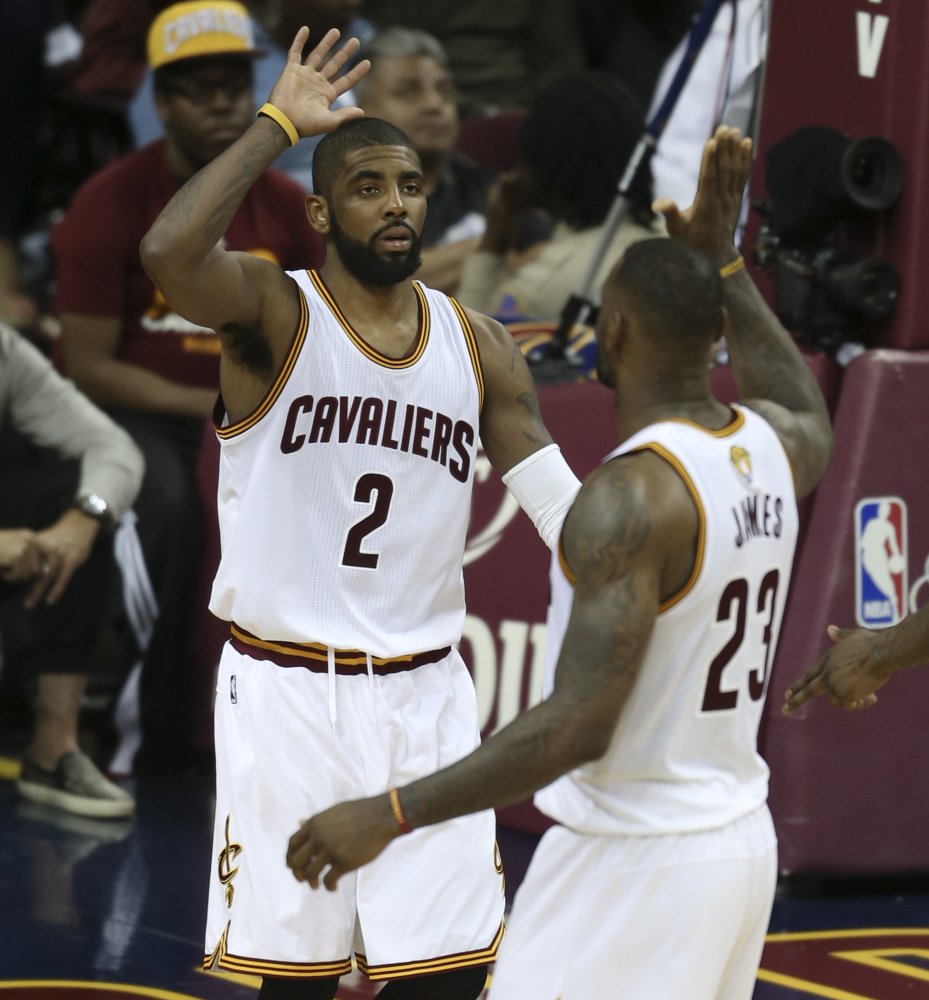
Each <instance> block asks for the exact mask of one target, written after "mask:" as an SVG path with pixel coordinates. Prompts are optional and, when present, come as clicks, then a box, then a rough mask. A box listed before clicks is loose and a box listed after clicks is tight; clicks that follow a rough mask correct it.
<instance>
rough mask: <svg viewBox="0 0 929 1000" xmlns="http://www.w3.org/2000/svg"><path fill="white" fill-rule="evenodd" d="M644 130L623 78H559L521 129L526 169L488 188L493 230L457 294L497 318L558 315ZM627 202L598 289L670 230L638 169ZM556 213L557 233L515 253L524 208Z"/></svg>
mask: <svg viewBox="0 0 929 1000" xmlns="http://www.w3.org/2000/svg"><path fill="white" fill-rule="evenodd" d="M644 130H645V122H644V117H643V114H642V108H641V106H640V104H639V103H638V102H637V101H636V99H635V98H634V97H633V95H632V94H631V93H630V91H629V90H627V89H626V88H625V87H624V86H623V85H622V84H620V83H619V82H618V81H616V80H612V79H610V78H609V77H607V76H603V75H601V74H598V73H593V72H587V73H582V74H576V75H570V76H567V77H564V78H562V79H560V80H555V81H553V82H552V83H551V84H550V85H549V86H548V87H547V88H546V89H545V90H543V91H542V92H541V93H540V94H539V95H538V97H537V98H536V99H535V101H534V102H533V105H532V107H531V108H530V109H529V113H528V115H527V117H526V120H525V122H524V123H523V128H522V132H521V135H520V159H521V162H522V166H521V167H520V168H518V169H517V170H515V171H511V172H510V173H508V174H505V175H504V176H503V177H501V178H500V180H499V181H498V182H497V183H496V184H495V185H494V187H493V188H492V189H491V191H490V193H489V195H488V199H487V207H486V218H487V228H486V230H485V232H484V236H483V238H482V239H481V243H480V247H479V249H478V250H477V251H476V252H475V253H473V254H472V255H471V256H470V257H469V258H468V260H466V261H465V264H464V268H463V271H462V278H461V284H460V285H459V288H458V297H459V299H460V300H461V302H462V304H463V305H466V306H470V307H471V308H472V309H476V310H478V311H480V312H485V313H488V314H490V315H493V316H496V317H498V318H500V319H516V318H532V319H543V320H557V319H558V318H559V317H560V316H561V312H562V310H563V308H564V306H565V303H566V302H567V301H568V299H569V297H570V296H571V295H572V293H574V292H576V291H577V290H578V288H579V286H580V284H581V282H582V280H583V277H584V275H585V274H586V272H587V269H588V267H589V266H590V264H591V262H592V261H593V258H594V255H595V254H596V252H597V249H598V247H599V244H600V241H601V237H602V235H603V223H604V221H605V219H606V216H607V213H608V212H609V210H610V208H611V206H612V204H613V201H614V198H615V196H616V191H617V184H618V182H619V179H620V177H621V176H622V173H623V171H624V169H625V167H626V164H627V162H628V160H629V157H630V155H631V154H632V151H633V149H634V148H635V146H636V143H637V142H638V140H639V139H640V138H641V136H642V133H643V132H644ZM630 195H631V197H630V208H629V212H628V213H627V215H626V217H625V218H624V219H623V221H622V223H621V225H620V226H619V228H618V229H617V231H616V233H615V234H614V236H613V238H612V242H611V243H610V245H609V247H608V249H607V252H606V253H605V254H603V257H602V259H601V260H600V261H599V263H598V264H597V269H596V275H595V278H594V282H593V286H592V287H594V288H600V287H601V285H602V284H603V281H604V280H605V278H606V275H607V274H608V273H609V272H610V270H611V269H612V266H613V264H614V263H615V262H616V261H617V260H618V258H619V257H620V255H621V254H622V252H623V250H624V249H625V248H626V247H627V246H628V245H629V244H630V243H633V242H635V241H636V240H640V239H643V238H645V237H648V236H658V235H661V234H662V233H663V232H664V228H663V226H662V225H661V223H660V222H659V221H658V220H657V219H656V218H655V216H654V215H653V214H652V211H651V201H652V198H651V179H650V176H649V174H648V171H647V169H645V170H643V171H641V172H640V173H639V176H638V178H637V182H636V184H635V186H634V189H633V191H631V192H630ZM533 206H534V207H538V208H542V209H545V210H546V211H547V212H548V213H549V215H551V217H552V218H553V219H554V221H555V226H554V229H553V230H552V233H551V237H550V238H549V239H547V240H545V241H544V242H541V243H539V244H537V245H536V246H535V247H532V248H531V249H529V250H528V251H523V252H520V251H519V247H518V244H517V241H516V234H517V228H518V227H517V225H516V222H517V219H518V217H519V215H520V213H521V212H523V211H524V210H525V209H526V208H527V207H533Z"/></svg>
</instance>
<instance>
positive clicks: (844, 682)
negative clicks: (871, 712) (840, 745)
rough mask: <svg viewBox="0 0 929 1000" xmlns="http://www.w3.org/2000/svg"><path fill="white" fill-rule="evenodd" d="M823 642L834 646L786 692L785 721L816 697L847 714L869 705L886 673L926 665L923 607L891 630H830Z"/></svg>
mask: <svg viewBox="0 0 929 1000" xmlns="http://www.w3.org/2000/svg"><path fill="white" fill-rule="evenodd" d="M829 637H830V638H831V639H832V640H833V642H835V645H834V646H833V647H832V648H831V649H830V650H828V651H827V652H826V653H825V654H824V655H823V656H822V657H821V659H820V660H819V662H818V663H817V664H816V665H815V666H814V667H813V668H812V669H810V670H808V671H807V672H806V673H805V674H804V675H803V676H802V677H801V678H800V679H799V680H798V681H796V682H794V683H793V684H792V685H791V686H790V688H789V689H788V691H787V694H786V696H785V698H786V701H785V704H784V714H785V715H790V714H791V713H792V712H795V711H796V710H797V709H798V708H799V707H800V706H801V705H803V704H805V703H806V702H808V701H809V700H810V699H811V698H815V697H816V696H817V695H821V694H828V695H829V700H830V701H831V702H832V704H833V705H836V706H838V707H841V708H847V709H850V710H857V709H861V708H870V707H871V706H872V705H875V704H876V703H877V696H876V695H875V692H876V691H877V690H878V688H880V687H883V686H884V684H886V683H887V681H888V680H889V679H890V675H891V674H892V673H894V672H895V671H897V670H904V669H906V668H907V667H913V666H916V664H918V663H927V662H929V604H924V605H923V606H922V607H921V608H920V609H919V610H918V611H914V612H913V614H911V615H908V616H907V617H906V618H904V619H903V621H901V622H899V623H898V624H897V625H894V626H893V627H892V628H888V629H882V630H881V631H879V632H872V631H870V630H869V629H864V628H858V629H849V628H837V627H836V626H835V625H830V626H829Z"/></svg>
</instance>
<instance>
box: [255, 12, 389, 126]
mask: <svg viewBox="0 0 929 1000" xmlns="http://www.w3.org/2000/svg"><path fill="white" fill-rule="evenodd" d="M309 36H310V29H309V28H306V27H303V28H301V29H300V30H299V31H298V32H297V34H296V36H295V37H294V40H293V43H292V44H291V46H290V49H289V51H288V53H287V63H286V65H285V66H284V70H283V72H282V73H281V75H280V77H279V78H278V81H277V83H275V84H274V87H273V88H272V90H271V96H270V98H269V100H270V102H271V103H272V104H273V105H274V106H275V107H277V108H279V109H280V110H281V111H283V112H284V114H285V115H287V117H288V118H289V119H290V120H291V122H293V124H294V127H295V128H296V130H297V131H298V132H299V133H300V135H301V136H310V135H319V134H320V133H322V132H333V131H335V129H337V128H338V127H339V125H341V124H342V122H346V121H350V120H351V119H353V118H361V117H363V115H364V112H363V111H362V110H361V108H357V107H345V108H339V109H338V110H337V111H333V110H332V104H333V102H334V101H335V100H336V99H337V98H339V97H341V96H342V94H344V93H345V92H346V91H347V90H349V89H351V88H352V87H354V86H355V84H356V83H357V82H358V81H359V80H360V79H361V78H362V77H363V76H364V75H365V74H366V73H367V72H368V70H369V69H370V68H371V63H370V62H369V61H368V60H367V59H363V60H362V61H361V62H360V63H358V65H357V66H355V67H354V68H353V69H351V70H349V72H347V73H345V74H343V75H341V76H340V75H339V74H340V73H341V72H342V70H343V69H344V68H345V66H346V64H347V63H348V61H349V60H350V59H351V57H352V56H353V55H354V54H355V52H357V51H358V46H359V44H360V43H359V41H358V39H357V38H350V39H349V40H348V41H347V42H346V43H345V45H343V46H342V48H341V49H339V50H338V51H337V52H335V53H334V54H332V55H330V53H332V49H333V46H334V45H335V44H336V42H338V40H339V37H340V35H339V32H338V31H337V30H336V29H335V28H332V29H330V30H329V31H327V32H326V34H325V35H323V37H322V40H321V41H320V42H319V44H318V45H317V46H316V48H314V49H313V51H312V52H310V54H309V55H308V56H307V57H306V59H305V60H304V59H303V47H304V45H306V41H307V39H308V38H309Z"/></svg>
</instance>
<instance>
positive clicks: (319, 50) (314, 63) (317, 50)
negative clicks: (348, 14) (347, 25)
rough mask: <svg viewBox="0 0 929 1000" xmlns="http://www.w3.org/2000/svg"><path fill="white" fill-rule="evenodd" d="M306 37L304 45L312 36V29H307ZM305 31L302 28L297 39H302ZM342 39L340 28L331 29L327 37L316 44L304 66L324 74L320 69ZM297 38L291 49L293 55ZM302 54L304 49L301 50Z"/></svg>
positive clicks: (324, 36) (304, 61)
mask: <svg viewBox="0 0 929 1000" xmlns="http://www.w3.org/2000/svg"><path fill="white" fill-rule="evenodd" d="M305 30H306V35H305V36H304V38H303V44H304V45H305V44H306V40H307V38H309V36H310V29H309V28H306V29H305ZM303 31H304V29H303V28H301V29H300V31H298V32H297V38H299V37H300V34H301V32H303ZM341 37H342V33H341V32H340V31H339V29H338V28H330V29H329V30H328V31H327V32H326V34H325V35H323V37H322V38H321V39H320V40H319V41H318V42H317V43H316V45H315V46H314V47H313V48H312V49H311V50H310V53H309V55H308V56H307V57H306V59H304V60H303V65H304V66H309V67H310V68H311V69H315V70H316V71H317V72H322V71H321V69H320V67H321V66H322V65H323V64H324V63H325V62H326V59H327V58H328V56H329V53H330V52H331V51H332V49H333V48H334V47H335V45H336V43H337V42H338V40H339V39H340V38H341ZM297 38H295V39H294V44H293V45H292V46H291V47H290V51H291V53H292V52H293V50H294V46H296V44H297ZM301 52H302V49H301Z"/></svg>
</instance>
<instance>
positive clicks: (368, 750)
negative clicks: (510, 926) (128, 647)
mask: <svg viewBox="0 0 929 1000" xmlns="http://www.w3.org/2000/svg"><path fill="white" fill-rule="evenodd" d="M307 38H308V30H307V29H306V28H302V29H301V30H300V31H299V32H298V33H297V35H296V36H295V38H294V42H293V45H292V46H291V49H290V51H289V53H288V61H287V65H286V66H285V68H284V71H283V72H282V74H281V77H280V79H279V80H278V82H277V83H276V84H275V87H274V89H273V90H272V94H271V98H272V100H271V101H269V102H268V103H267V104H266V105H264V106H263V107H262V109H261V110H260V112H259V115H258V118H257V120H256V121H255V122H254V123H253V124H252V126H251V127H250V128H249V129H248V131H247V132H246V133H245V135H244V136H243V137H242V138H241V139H239V140H238V141H237V142H236V143H234V144H233V145H232V146H231V147H230V148H229V150H227V152H226V153H225V154H223V156H221V157H218V158H217V159H216V160H214V161H212V162H211V163H209V164H207V166H206V167H204V169H203V170H201V171H200V172H199V173H198V174H197V176H196V177H195V178H193V179H192V180H191V181H189V182H188V183H187V184H186V185H185V186H184V187H183V188H181V190H180V191H179V192H178V193H177V195H176V196H175V197H174V198H173V199H172V201H171V202H170V203H169V204H168V206H167V207H166V208H165V209H164V211H163V212H162V213H161V215H160V216H159V217H158V219H157V220H156V221H155V223H154V225H153V226H152V228H151V230H150V231H149V233H148V235H147V236H146V238H145V240H144V241H143V245H142V259H143V263H144V264H145V267H146V269H147V270H148V272H149V274H150V275H151V277H152V279H153V280H154V281H156V283H157V284H158V287H159V288H160V289H161V291H162V292H163V294H164V296H165V299H166V300H167V301H169V302H170V303H171V304H172V307H173V308H174V309H176V311H177V312H178V313H179V314H180V315H183V316H185V317H186V318H188V319H189V320H190V321H191V322H196V323H199V324H201V325H203V326H206V327H208V328H210V329H215V330H217V331H218V333H219V336H220V340H221V343H222V361H221V367H220V383H221V387H222V396H221V398H220V400H219V402H218V404H217V407H216V411H215V421H214V424H215V429H216V434H217V436H218V437H219V440H220V465H219V496H218V514H219V526H220V537H221V543H222V557H221V562H220V566H219V570H218V572H217V576H216V580H215V581H214V586H213V592H212V596H211V602H210V607H211V609H212V610H213V612H214V613H215V614H216V615H217V616H219V617H220V618H222V619H225V620H227V621H228V622H229V623H230V629H231V636H230V639H229V641H228V643H227V644H226V646H225V648H224V650H223V654H222V659H221V662H220V665H219V671H218V678H217V689H216V703H215V725H216V761H217V786H216V817H215V824H214V847H213V859H214V860H213V865H212V871H211V880H210V895H209V909H208V915H207V929H206V949H205V957H204V965H205V967H206V968H208V969H222V970H226V971H228V972H233V973H242V974H249V975H257V976H260V977H261V979H262V984H261V989H260V993H259V998H260V1000H332V998H333V997H334V996H335V994H336V991H337V989H338V985H339V980H340V978H341V977H342V976H343V975H345V974H346V973H349V972H351V971H352V969H353V968H355V967H357V968H358V969H359V970H360V971H361V972H362V973H364V974H366V975H367V976H369V977H370V978H371V979H373V980H378V981H385V980H389V982H387V984H386V986H385V987H384V989H383V990H382V994H383V997H384V1000H388V998H390V1000H420V998H425V997H432V996H441V997H442V998H443V1000H475V998H476V997H478V996H479V995H480V993H481V992H482V991H483V989H484V984H485V981H486V978H487V968H488V965H489V963H490V962H492V961H493V959H494V957H495V956H496V953H497V947H498V945H499V942H500V940H501V938H502V936H503V907H504V895H503V868H502V864H501V860H500V856H499V854H498V852H497V847H496V840H495V818H494V814H493V812H492V810H483V811H482V812H480V813H478V814H476V815H473V816H466V817H461V818H459V819H456V820H454V821H452V822H450V823H447V824H441V825H436V826H434V827H430V828H429V829H426V830H421V831H417V833H416V834H414V835H412V836H410V837H409V839H407V840H404V841H403V842H402V843H400V844H397V845H396V848H395V849H394V850H392V851H390V852H388V853H387V854H386V855H385V856H384V857H383V858H379V859H377V861H374V862H372V864H371V865H369V866H367V867H365V868H364V870H362V871H359V872H358V873H357V875H353V876H352V877H351V878H349V879H345V880H344V881H343V882H342V884H341V885H340V886H339V887H338V891H336V892H333V893H328V892H315V891H312V890H311V889H310V888H308V887H307V886H306V885H304V884H302V883H301V882H299V881H298V880H297V879H295V878H294V876H293V873H292V872H291V871H290V870H289V869H288V867H287V865H286V850H287V845H288V841H289V838H290V836H291V834H292V833H293V831H294V830H295V829H296V828H297V827H298V826H299V824H300V822H301V821H302V820H303V819H305V818H306V817H307V816H310V815H312V814H313V813H314V812H318V811H320V810H322V809H325V808H327V807H329V806H331V805H333V804H334V803H336V802H338V801H339V800H341V799H345V798H350V797H352V796H358V795H373V794H383V795H385V796H386V795H387V794H388V792H389V789H390V788H392V787H395V786H396V785H398V784H403V783H406V782H408V781H411V780H414V779H415V778H417V777H421V776H422V775H425V774H428V773H430V772H431V771H433V770H434V769H435V768H436V767H442V766H445V765H447V764H451V763H453V762H454V761H456V760H459V759H460V758H462V757H464V756H466V755H467V754H468V753H470V752H471V751H472V750H473V749H474V748H475V747H476V746H477V745H478V743H479V741H480V733H479V727H478V715H477V699H476V695H475V691H474V685H473V683H472V681H471V677H470V675H469V673H468V670H467V668H466V667H465V664H464V662H463V661H462V659H461V657H460V656H459V654H458V651H457V649H456V648H455V646H456V644H457V642H458V641H459V639H460V638H461V630H462V625H463V622H464V614H465V604H464V590H463V580H462V565H463V559H464V549H465V541H466V535H467V528H468V519H469V512H470V502H471V491H472V486H473V482H474V472H475V464H476V458H477V453H478V448H479V447H483V449H484V451H485V453H486V455H487V458H488V459H489V461H490V463H491V465H493V467H494V468H495V469H496V470H497V471H498V472H499V473H500V474H501V476H502V477H503V480H504V482H505V483H506V485H507V487H508V489H509V490H510V491H511V493H512V494H513V495H514V497H515V498H516V499H517V501H518V502H519V503H520V505H521V506H522V507H523V509H524V510H525V511H526V512H527V514H528V515H529V516H530V517H531V518H532V520H533V523H534V524H535V525H536V527H537V528H538V530H539V533H540V535H541V536H542V539H543V541H545V542H546V544H548V545H549V546H550V547H551V546H552V545H553V544H554V541H555V539H556V538H557V534H558V531H559V530H560V526H561V522H562V521H563V519H564V516H565V514H566V513H567V511H568V509H569V507H570V505H571V501H572V500H573V498H574V496H575V495H576V494H577V490H578V488H579V485H580V484H579V483H578V481H577V478H576V477H575V476H574V474H573V473H572V472H571V471H570V469H569V468H568V466H567V464H566V463H565V461H564V459H563V457H562V456H561V453H560V451H559V449H558V447H557V445H555V444H554V442H552V440H551V437H550V435H549V434H548V432H547V430H546V429H545V425H544V423H543V422H542V419H541V416H540V413H539V406H538V398H537V395H536V392H535V386H534V384H533V381H532V376H531V374H530V372H529V369H528V366H527V364H526V362H525V360H524V359H523V357H522V355H521V354H520V353H519V349H518V347H517V346H516V344H515V343H514V341H513V339H512V337H510V335H509V334H508V333H507V331H506V330H505V329H504V328H503V327H502V326H501V325H500V324H499V323H497V322H495V321H494V320H492V319H490V318H489V317H486V316H481V315H480V314H478V313H473V312H468V311H466V310H463V309H462V308H461V307H460V306H459V305H458V304H457V302H455V301H454V300H453V299H451V298H449V297H448V296H446V295H444V294H442V293H440V292H436V291H434V290H431V289H429V288H426V287H425V286H424V285H422V284H421V283H420V282H418V281H415V280H413V275H414V273H415V272H416V270H417V268H418V267H419V264H420V250H421V247H422V230H423V222H424V219H425V212H426V195H425V178H424V175H423V171H422V165H421V163H420V161H419V157H418V155H417V153H416V151H415V148H414V147H413V144H412V142H411V140H410V139H409V137H408V136H406V135H405V134H404V133H403V132H401V131H400V130H399V129H397V128H395V127H394V126H393V125H390V124H388V123H387V122H383V121H380V120H378V119H374V118H365V117H363V115H362V112H361V110H360V109H359V108H354V107H343V108H340V109H338V110H335V111H334V110H332V102H333V101H334V100H336V99H337V98H338V97H340V96H341V95H342V94H344V93H345V92H346V91H347V90H348V89H349V88H350V87H351V86H352V85H353V84H354V83H355V82H357V80H359V79H360V78H361V77H362V76H363V75H364V73H366V72H367V69H368V63H367V62H366V61H365V60H361V61H360V62H359V63H358V64H357V65H356V66H354V67H353V68H352V69H350V70H348V72H346V73H344V75H343V74H342V70H343V69H344V68H345V66H346V64H347V62H348V60H349V59H350V58H351V56H352V55H353V53H354V52H355V51H356V49H357V47H358V42H357V39H349V40H348V41H347V42H346V43H345V44H344V45H343V46H342V47H341V48H339V49H338V51H334V49H333V47H334V46H335V44H336V42H337V41H338V32H337V31H330V32H328V33H327V34H326V35H324V36H323V38H322V40H321V41H320V42H319V44H317V45H315V47H314V48H313V49H312V50H311V51H310V52H309V54H308V55H307V56H306V57H304V56H303V50H304V46H305V45H306V42H307ZM321 133H327V134H326V135H325V136H324V138H323V139H322V140H321V141H320V143H319V145H318V146H317V147H316V150H315V153H314V159H313V175H314V176H313V186H314V193H313V194H312V195H309V196H308V197H307V200H306V218H296V219H294V220H293V221H292V224H293V225H295V226H305V225H307V224H309V225H310V226H311V227H312V228H313V229H314V230H315V231H316V232H317V233H319V234H320V235H322V236H324V237H325V238H326V241H327V250H326V260H325V263H324V265H323V266H322V267H321V268H320V269H319V271H318V272H316V271H305V270H293V271H289V272H284V271H282V270H281V269H280V268H279V267H278V266H276V265H275V264H273V263H271V262H269V261H267V260H262V259H260V258H258V257H256V256H250V255H247V254H237V253H231V252H229V251H227V250H226V249H225V247H224V246H223V240H222V236H223V232H224V231H225V227H226V226H228V224H229V220H230V219H231V217H232V215H233V214H234V212H235V209H236V206H237V205H238V204H239V203H240V202H241V200H242V198H243V197H244V195H245V193H246V191H247V190H248V188H249V186H250V185H251V184H254V183H255V182H256V181H257V179H258V178H259V177H260V176H261V175H262V173H263V172H264V170H265V169H266V168H267V167H268V166H269V165H270V164H271V163H272V162H273V161H274V159H275V158H276V157H277V156H278V155H279V154H280V153H281V152H282V151H283V150H284V148H285V147H286V146H287V145H288V144H290V145H292V144H294V143H296V142H297V141H299V139H300V138H301V136H311V135H319V134H321ZM398 815H399V817H400V818H399V819H398V822H402V814H398Z"/></svg>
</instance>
